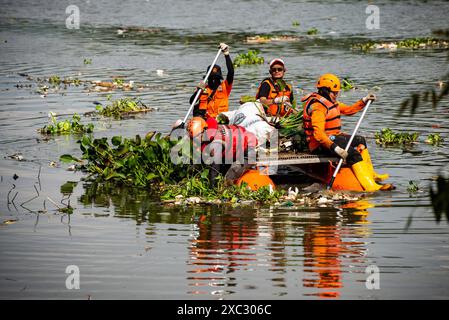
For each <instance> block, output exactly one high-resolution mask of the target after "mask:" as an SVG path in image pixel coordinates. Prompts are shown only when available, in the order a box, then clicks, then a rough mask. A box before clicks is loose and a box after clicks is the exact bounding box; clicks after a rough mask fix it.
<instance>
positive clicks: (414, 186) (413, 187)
mask: <svg viewBox="0 0 449 320" xmlns="http://www.w3.org/2000/svg"><path fill="white" fill-rule="evenodd" d="M418 190H419V186H418V183H417V182H415V181H412V180H410V181H409V182H408V186H407V191H408V192H409V193H415V192H418Z"/></svg>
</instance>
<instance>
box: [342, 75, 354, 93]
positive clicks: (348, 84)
mask: <svg viewBox="0 0 449 320" xmlns="http://www.w3.org/2000/svg"><path fill="white" fill-rule="evenodd" d="M354 88H355V86H354V82H353V81H352V80H350V79H349V78H343V80H342V81H341V90H343V91H348V90H351V89H354Z"/></svg>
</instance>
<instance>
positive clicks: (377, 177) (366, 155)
mask: <svg viewBox="0 0 449 320" xmlns="http://www.w3.org/2000/svg"><path fill="white" fill-rule="evenodd" d="M360 154H361V155H362V159H363V161H365V162H366V163H367V164H368V168H369V170H370V171H371V172H372V176H373V178H374V181H376V182H380V181H384V180H386V179H388V178H389V177H390V175H389V174H388V173H385V174H380V173H377V172H376V171H374V167H373V163H372V161H371V156H370V154H369V152H368V149H367V148H365V149H363V150H362V152H360Z"/></svg>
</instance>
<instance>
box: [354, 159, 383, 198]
mask: <svg viewBox="0 0 449 320" xmlns="http://www.w3.org/2000/svg"><path fill="white" fill-rule="evenodd" d="M352 171H354V174H355V176H356V177H357V180H359V182H360V184H361V185H362V187H363V189H365V191H367V192H374V191H377V190H379V189H381V188H382V186H381V185H378V184H377V183H376V181H374V178H373V174H372V172H371V170H370V168H369V165H368V164H367V163H366V162H365V161H360V162H357V163H356V164H354V165H353V166H352Z"/></svg>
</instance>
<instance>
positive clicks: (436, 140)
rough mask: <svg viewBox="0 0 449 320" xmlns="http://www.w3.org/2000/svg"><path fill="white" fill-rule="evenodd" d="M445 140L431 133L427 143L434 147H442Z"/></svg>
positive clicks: (437, 134)
mask: <svg viewBox="0 0 449 320" xmlns="http://www.w3.org/2000/svg"><path fill="white" fill-rule="evenodd" d="M443 141H444V139H443V138H442V137H441V136H440V134H439V133H431V134H429V135H428V136H427V139H426V143H428V144H431V145H432V146H440V145H441V143H443Z"/></svg>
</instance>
